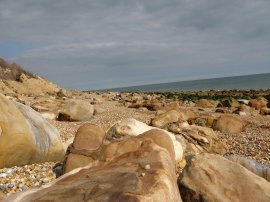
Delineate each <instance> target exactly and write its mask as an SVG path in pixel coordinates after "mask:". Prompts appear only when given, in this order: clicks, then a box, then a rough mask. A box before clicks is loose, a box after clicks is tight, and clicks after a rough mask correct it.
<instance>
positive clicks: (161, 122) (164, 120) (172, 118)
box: [151, 110, 180, 128]
mask: <svg viewBox="0 0 270 202" xmlns="http://www.w3.org/2000/svg"><path fill="white" fill-rule="evenodd" d="M179 118H180V113H179V112H178V111H176V110H170V111H168V112H165V113H164V114H161V115H158V116H155V117H154V118H153V119H152V120H151V125H152V126H154V127H158V128H166V127H167V126H168V124H170V123H173V122H178V120H179Z"/></svg>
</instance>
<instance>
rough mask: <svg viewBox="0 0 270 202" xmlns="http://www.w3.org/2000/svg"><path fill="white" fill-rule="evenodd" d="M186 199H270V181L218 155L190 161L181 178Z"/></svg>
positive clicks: (204, 155)
mask: <svg viewBox="0 0 270 202" xmlns="http://www.w3.org/2000/svg"><path fill="white" fill-rule="evenodd" d="M178 185H179V190H180V193H181V196H182V198H183V201H262V202H264V201H265V202H267V201H270V183H269V182H268V181H266V180H265V179H263V178H261V177H259V176H257V175H255V174H253V173H252V172H250V171H249V170H247V169H246V168H244V167H243V166H241V165H239V164H237V163H234V162H232V161H229V160H227V159H225V158H223V157H221V156H219V155H214V154H207V153H203V154H199V155H197V156H194V157H193V158H191V159H189V160H188V161H187V165H186V167H185V169H184V170H183V172H182V174H181V175H180V177H179V179H178Z"/></svg>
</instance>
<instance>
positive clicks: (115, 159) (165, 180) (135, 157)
mask: <svg viewBox="0 0 270 202" xmlns="http://www.w3.org/2000/svg"><path fill="white" fill-rule="evenodd" d="M101 159H102V160H100V161H98V162H94V163H91V164H90V165H88V166H87V167H83V168H79V169H76V170H73V171H72V172H69V173H67V174H65V175H64V176H62V177H61V178H59V179H57V180H56V181H55V182H53V183H52V184H51V185H49V186H46V187H42V188H39V189H32V190H29V191H25V192H22V193H17V194H14V195H11V196H9V197H8V198H7V201H20V202H24V201H66V202H69V201H70V202H71V201H108V202H109V201H138V202H140V201H175V202H179V201H181V197H180V194H179V190H178V187H177V183H176V174H175V162H174V146H173V143H172V141H171V139H170V138H169V137H168V135H167V134H166V133H164V132H163V131H160V130H151V131H148V132H146V133H145V134H142V135H140V136H137V137H131V138H128V139H125V140H123V141H116V142H113V143H110V144H109V145H107V146H105V148H104V153H103V155H102V158H101Z"/></svg>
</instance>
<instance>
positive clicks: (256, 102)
mask: <svg viewBox="0 0 270 202" xmlns="http://www.w3.org/2000/svg"><path fill="white" fill-rule="evenodd" d="M267 102H268V101H267V99H265V98H263V97H260V98H257V99H251V100H249V106H251V107H254V108H255V109H261V108H263V107H267Z"/></svg>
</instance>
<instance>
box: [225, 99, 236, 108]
mask: <svg viewBox="0 0 270 202" xmlns="http://www.w3.org/2000/svg"><path fill="white" fill-rule="evenodd" d="M221 105H222V107H233V108H238V107H239V106H240V104H239V102H238V101H237V100H236V99H234V98H229V99H226V100H223V101H221Z"/></svg>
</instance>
